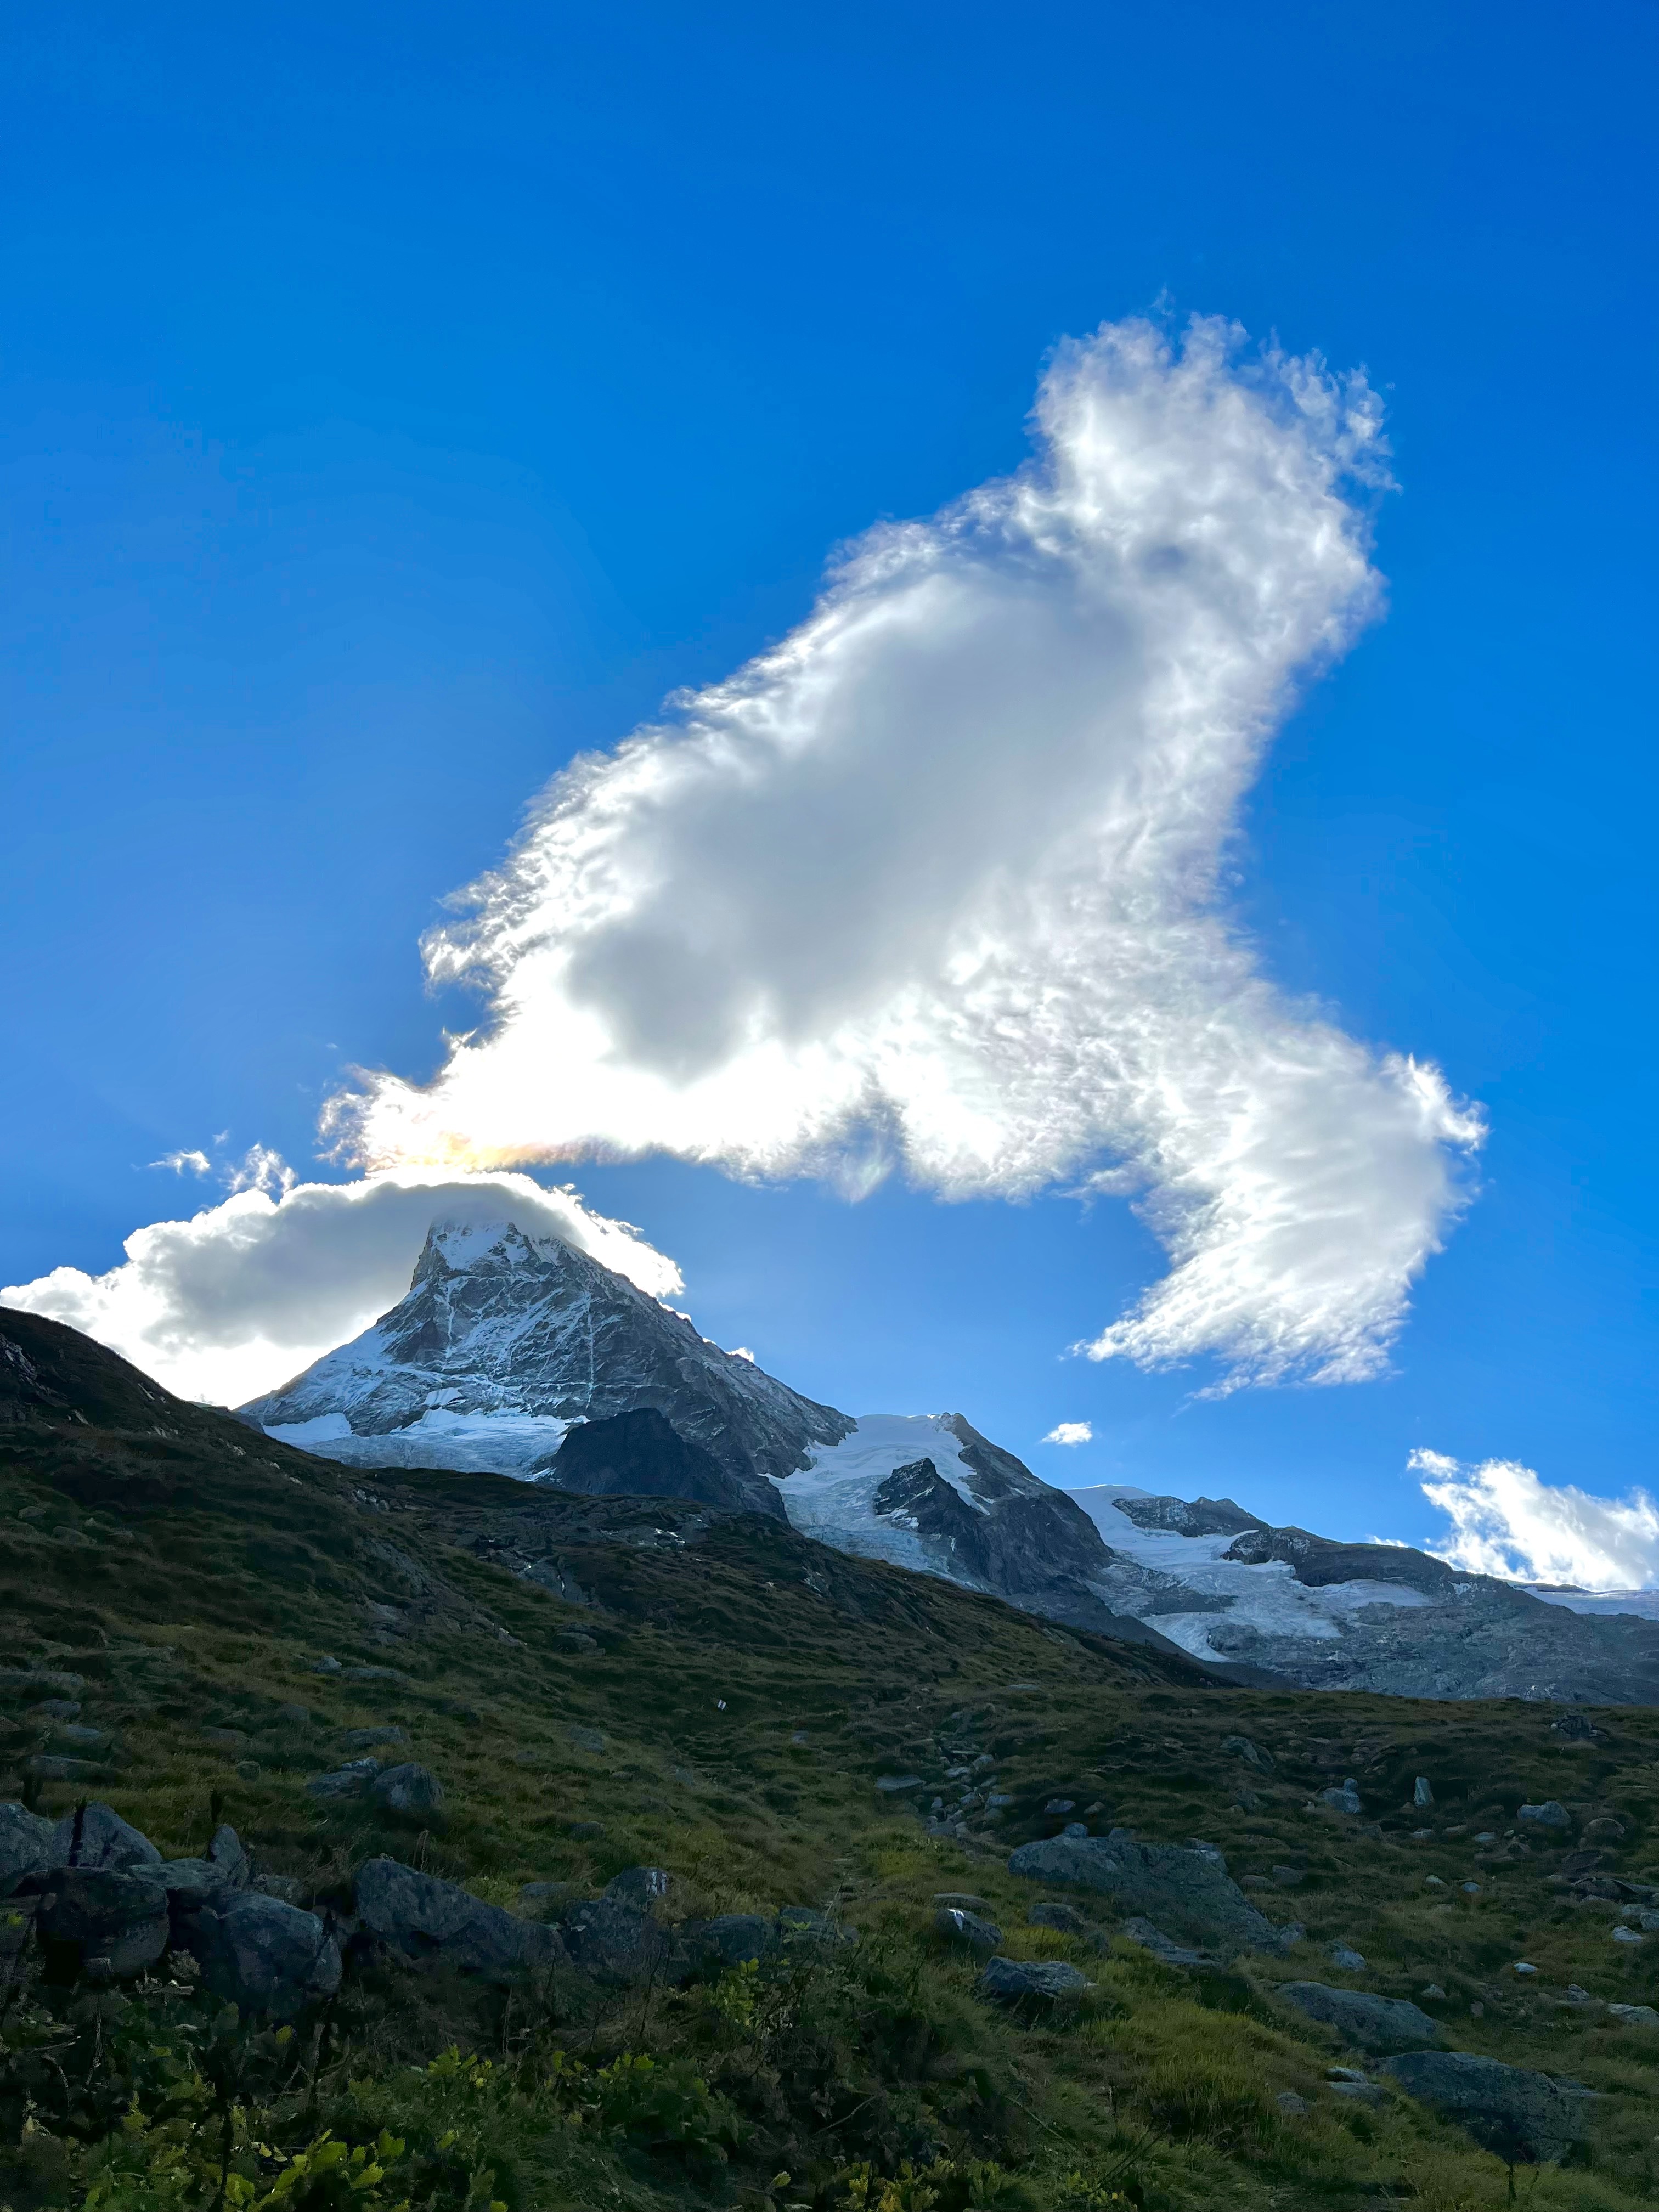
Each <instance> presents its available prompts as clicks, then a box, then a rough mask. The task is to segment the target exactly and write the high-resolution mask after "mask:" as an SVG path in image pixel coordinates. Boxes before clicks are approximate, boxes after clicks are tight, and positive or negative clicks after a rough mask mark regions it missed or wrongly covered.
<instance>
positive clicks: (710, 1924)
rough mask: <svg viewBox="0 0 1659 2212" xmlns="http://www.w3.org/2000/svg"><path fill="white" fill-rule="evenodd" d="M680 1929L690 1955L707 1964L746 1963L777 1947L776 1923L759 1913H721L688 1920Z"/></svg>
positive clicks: (762, 1956)
mask: <svg viewBox="0 0 1659 2212" xmlns="http://www.w3.org/2000/svg"><path fill="white" fill-rule="evenodd" d="M679 1932H680V1941H681V1942H683V1943H684V1945H685V1948H686V1949H687V1950H688V1952H690V1954H691V1956H692V1957H693V1958H694V1959H697V1960H702V1962H704V1963H706V1964H708V1965H710V1966H714V1965H719V1966H747V1965H748V1964H749V1963H750V1960H755V1959H763V1958H764V1957H765V1956H766V1954H767V1953H768V1952H769V1951H773V1950H775V1949H776V1948H777V1942H778V1931H777V1923H776V1922H775V1921H773V1920H769V1919H767V1918H766V1917H765V1916H764V1915H763V1913H759V1912H722V1913H719V1914H717V1915H716V1917H714V1919H713V1920H688V1921H687V1922H686V1923H685V1925H684V1927H683V1928H682V1929H680V1931H679Z"/></svg>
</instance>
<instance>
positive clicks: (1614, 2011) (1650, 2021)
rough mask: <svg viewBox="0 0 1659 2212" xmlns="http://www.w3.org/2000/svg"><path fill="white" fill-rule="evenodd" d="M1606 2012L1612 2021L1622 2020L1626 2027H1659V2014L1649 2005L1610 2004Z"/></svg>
mask: <svg viewBox="0 0 1659 2212" xmlns="http://www.w3.org/2000/svg"><path fill="white" fill-rule="evenodd" d="M1607 2010H1608V2012H1609V2013H1610V2014H1611V2015H1612V2016H1613V2019H1614V2020H1622V2021H1624V2023H1625V2025H1626V2027H1659V2012H1656V2011H1655V2010H1654V2008H1653V2007H1652V2006H1651V2005H1644V2004H1610V2005H1609V2006H1608V2007H1607Z"/></svg>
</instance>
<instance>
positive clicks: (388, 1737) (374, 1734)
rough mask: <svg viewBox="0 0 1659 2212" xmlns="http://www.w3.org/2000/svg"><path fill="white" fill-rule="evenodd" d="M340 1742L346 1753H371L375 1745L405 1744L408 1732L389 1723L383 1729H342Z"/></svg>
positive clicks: (407, 1739)
mask: <svg viewBox="0 0 1659 2212" xmlns="http://www.w3.org/2000/svg"><path fill="white" fill-rule="evenodd" d="M340 1741H341V1744H342V1745H343V1747H344V1748H345V1749H346V1750H347V1751H373V1750H374V1747H375V1745H376V1744H377V1743H407V1742H408V1741H409V1730H408V1729H400V1728H394V1727H392V1725H391V1723H387V1724H386V1727H385V1728H360V1729H343V1730H342V1731H341V1734H340Z"/></svg>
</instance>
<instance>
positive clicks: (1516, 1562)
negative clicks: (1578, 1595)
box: [1410, 1451, 1659, 1590]
mask: <svg viewBox="0 0 1659 2212" xmlns="http://www.w3.org/2000/svg"><path fill="white" fill-rule="evenodd" d="M1410 1466H1411V1469H1412V1472H1413V1474H1418V1475H1426V1476H1427V1478H1428V1480H1426V1481H1425V1483H1424V1484H1423V1495H1424V1496H1425V1498H1427V1499H1428V1501H1429V1503H1430V1504H1431V1505H1437V1506H1438V1507H1439V1509H1440V1510H1441V1511H1442V1512H1443V1514H1445V1515H1446V1516H1447V1517H1448V1518H1449V1521H1450V1522H1451V1524H1452V1526H1451V1540H1450V1541H1449V1543H1447V1544H1446V1545H1445V1546H1444V1547H1443V1548H1442V1547H1436V1546H1433V1545H1431V1546H1430V1547H1429V1549H1430V1550H1431V1551H1432V1552H1433V1553H1434V1554H1435V1556H1436V1558H1437V1559H1444V1560H1445V1561H1446V1563H1447V1564H1448V1565H1449V1566H1454V1567H1461V1568H1462V1569H1463V1570H1464V1571H1465V1572H1466V1573H1468V1574H1479V1575H1496V1576H1498V1577H1501V1578H1502V1579H1503V1580H1504V1581H1506V1582H1527V1583H1575V1584H1577V1586H1578V1587H1579V1588H1580V1589H1602V1590H1613V1589H1647V1588H1650V1587H1651V1586H1652V1584H1653V1583H1655V1581H1656V1580H1659V1507H1656V1505H1655V1504H1654V1501H1653V1500H1652V1498H1650V1497H1649V1496H1648V1494H1647V1492H1646V1491H1644V1490H1632V1492H1630V1493H1629V1495H1628V1496H1626V1497H1624V1498H1595V1497H1592V1496H1591V1494H1590V1493H1589V1492H1588V1491H1584V1490H1578V1489H1576V1488H1575V1487H1574V1486H1572V1485H1571V1483H1560V1484H1553V1483H1547V1482H1544V1481H1542V1480H1540V1478H1539V1477H1538V1476H1537V1475H1536V1474H1534V1472H1533V1470H1532V1468H1529V1467H1522V1466H1521V1464H1520V1463H1519V1462H1517V1461H1516V1460H1510V1459H1486V1460H1482V1461H1481V1462H1480V1465H1479V1466H1477V1467H1469V1466H1466V1465H1465V1464H1463V1463H1462V1462H1461V1461H1458V1460H1455V1459H1449V1458H1448V1457H1447V1456H1446V1455H1445V1454H1444V1453H1443V1452H1434V1451H1414V1452H1413V1454H1412V1455H1411V1461H1410Z"/></svg>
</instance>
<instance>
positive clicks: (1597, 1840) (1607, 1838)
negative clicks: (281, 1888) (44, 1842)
mask: <svg viewBox="0 0 1659 2212" xmlns="http://www.w3.org/2000/svg"><path fill="white" fill-rule="evenodd" d="M65 1733H67V1731H65ZM1624 1840H1625V1824H1624V1822H1623V1821H1622V1820H1614V1819H1613V1817H1612V1815H1611V1814H1607V1813H1604V1814H1602V1815H1601V1818H1600V1819H1599V1820H1591V1821H1589V1823H1588V1824H1587V1825H1586V1826H1585V1829H1584V1832H1583V1841H1584V1842H1585V1843H1587V1844H1622V1843H1623V1842H1624Z"/></svg>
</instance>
